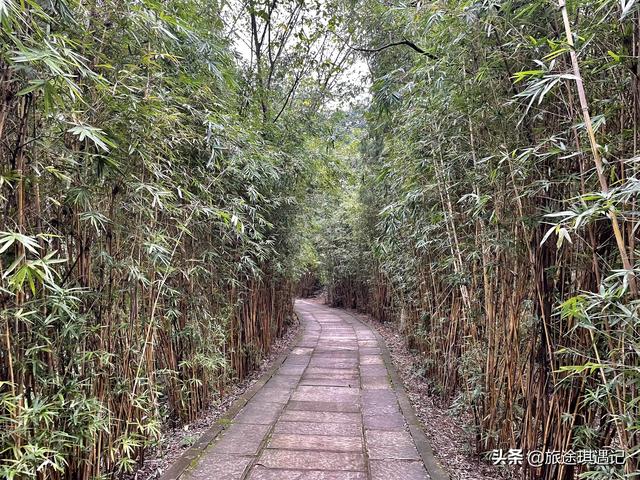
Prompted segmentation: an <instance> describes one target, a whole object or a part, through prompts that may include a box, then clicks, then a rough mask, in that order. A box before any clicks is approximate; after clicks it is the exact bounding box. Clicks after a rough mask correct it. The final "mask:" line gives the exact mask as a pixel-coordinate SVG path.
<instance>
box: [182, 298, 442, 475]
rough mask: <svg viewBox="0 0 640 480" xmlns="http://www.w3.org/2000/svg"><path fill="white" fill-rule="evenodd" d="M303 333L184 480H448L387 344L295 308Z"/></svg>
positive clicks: (350, 323) (362, 328) (314, 310)
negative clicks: (404, 387) (423, 430)
mask: <svg viewBox="0 0 640 480" xmlns="http://www.w3.org/2000/svg"><path fill="white" fill-rule="evenodd" d="M296 311H297V312H298V315H299V316H300V318H301V320H302V322H303V327H304V330H303V333H302V336H301V337H300V338H299V340H298V342H297V343H296V345H295V347H294V348H293V349H292V350H291V352H290V353H289V354H288V355H287V357H286V359H285V360H284V361H283V362H282V363H281V365H280V367H279V368H278V369H277V371H275V372H274V373H273V375H272V376H271V377H270V378H269V380H268V381H267V382H266V383H265V384H264V385H263V386H262V388H260V389H259V390H258V391H257V392H256V393H255V395H254V396H253V397H252V398H251V399H250V400H249V402H248V403H247V404H246V405H245V407H244V408H243V409H242V410H240V412H239V413H238V414H237V415H236V416H235V418H233V420H231V421H230V422H229V425H228V426H227V427H226V428H225V429H224V431H223V432H222V433H221V434H220V435H218V437H217V438H216V439H215V440H214V441H213V442H211V444H210V445H209V446H208V447H207V448H206V449H205V450H204V451H203V452H202V454H201V455H200V457H199V458H198V459H197V460H195V461H193V462H191V466H190V467H189V468H188V469H187V470H186V471H184V473H182V475H180V477H181V478H182V479H185V480H186V479H188V480H245V479H247V480H293V479H296V480H297V479H300V480H303V479H304V480H395V479H398V480H414V479H419V480H424V479H436V480H441V479H445V478H448V477H447V476H446V475H445V474H444V472H443V471H442V470H441V469H440V468H439V467H438V465H437V464H436V462H435V460H434V459H433V455H432V454H431V450H430V448H429V446H428V444H427V442H426V438H425V437H424V434H423V433H422V431H421V429H420V427H419V425H418V423H417V420H416V419H415V415H414V414H413V410H412V409H411V406H410V405H409V402H408V400H407V398H406V395H405V394H404V390H403V389H402V386H401V384H400V382H399V380H398V378H397V375H396V373H395V370H394V369H393V366H392V365H391V364H390V360H389V356H388V352H387V351H386V348H385V347H384V344H383V342H382V340H381V338H380V337H379V336H378V335H377V333H375V332H374V331H372V330H371V328H370V327H368V326H367V325H365V324H363V323H362V322H360V321H359V320H357V319H356V318H355V317H353V316H352V315H350V314H349V313H348V312H346V311H344V310H340V309H333V308H328V307H326V306H322V305H318V304H315V303H311V302H307V301H304V300H298V301H297V302H296Z"/></svg>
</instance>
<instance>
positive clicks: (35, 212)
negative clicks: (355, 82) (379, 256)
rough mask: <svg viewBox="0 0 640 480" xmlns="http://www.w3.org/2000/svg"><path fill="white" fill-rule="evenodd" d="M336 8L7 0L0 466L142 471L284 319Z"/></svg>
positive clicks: (239, 373)
mask: <svg viewBox="0 0 640 480" xmlns="http://www.w3.org/2000/svg"><path fill="white" fill-rule="evenodd" d="M338 5H339V4H338ZM330 7H331V6H330V5H325V6H324V7H314V8H311V7H308V8H307V7H304V5H303V4H302V3H299V2H292V3H287V4H285V5H282V6H281V7H280V8H279V9H278V11H277V12H276V11H275V10H276V5H275V2H273V3H272V2H248V4H247V3H244V4H242V5H236V6H233V8H231V7H229V6H228V5H227V4H221V5H218V4H217V2H206V1H199V0H167V1H164V2H156V1H154V0H142V1H138V0H125V1H123V2H122V1H117V2H114V1H109V0H108V1H106V2H94V1H90V2H88V3H87V2H76V1H74V0H71V1H56V2H48V1H44V2H43V1H39V0H26V1H24V2H17V1H14V0H0V79H1V83H0V138H1V139H2V141H1V143H0V206H1V208H2V212H3V215H2V217H1V218H0V272H1V277H2V284H1V286H0V325H1V328H2V349H1V350H0V380H1V383H0V423H1V427H0V458H1V459H2V460H1V461H0V476H2V477H3V478H28V477H34V476H38V477H41V478H56V477H63V476H64V477H67V478H96V477H100V476H105V475H109V474H112V473H123V472H129V471H132V470H133V469H134V468H135V466H136V463H137V462H140V461H142V460H143V459H144V452H145V448H146V447H147V446H149V445H152V444H153V442H154V441H156V440H157V439H158V437H159V436H160V434H161V431H162V429H163V428H164V427H165V426H166V425H168V424H170V423H172V422H173V423H175V422H186V421H190V420H193V419H194V418H195V417H196V416H197V415H198V413H199V412H200V411H201V410H202V409H203V408H205V407H207V406H208V405H209V404H210V402H211V401H212V398H213V397H214V396H215V395H216V392H219V391H222V390H224V388H225V386H226V385H227V384H228V382H229V381H231V380H232V379H236V378H242V377H243V376H244V375H245V374H246V373H247V372H248V371H249V370H250V369H251V368H252V367H253V366H254V365H255V364H256V362H258V361H259V360H260V359H261V358H262V356H263V355H264V353H265V352H267V351H268V350H269V348H270V345H271V342H272V340H273V339H274V338H275V337H276V336H278V335H280V334H281V333H282V332H283V329H284V328H285V325H286V323H287V321H288V320H289V318H290V316H291V314H292V292H293V279H294V275H295V274H296V269H295V264H296V261H297V260H298V258H299V253H298V248H297V245H298V243H299V242H297V240H296V239H297V233H296V232H297V231H298V225H299V224H300V217H299V215H297V213H296V212H297V211H298V210H299V209H298V204H299V202H300V201H301V199H302V198H303V196H304V195H305V193H306V191H307V188H308V183H309V178H310V173H311V169H310V167H309V165H310V163H309V162H308V161H307V160H308V158H309V157H312V156H313V155H314V153H313V152H314V151H315V150H317V148H318V147H317V146H315V145H312V148H308V147H307V145H308V144H309V142H307V141H306V139H307V138H312V137H313V135H314V133H313V129H312V128H311V127H310V125H312V119H313V117H314V116H315V115H316V114H317V113H318V111H319V108H320V106H321V105H322V104H323V102H324V101H325V99H327V98H328V97H329V96H330V95H329V92H330V91H331V89H332V88H333V89H335V88H338V87H340V82H339V81H338V80H337V79H336V77H337V75H338V73H339V72H340V71H341V64H342V63H344V62H345V57H346V56H347V55H346V53H348V51H347V50H345V48H344V47H339V46H336V45H335V44H334V43H331V42H330V41H327V34H326V25H327V23H329V22H328V21H325V22H324V23H322V24H319V25H316V26H312V27H313V28H309V16H310V15H315V16H316V18H320V17H321V18H325V17H326V18H329V19H330V18H331V16H332V15H333V13H332V11H329V9H330ZM224 8H231V10H230V11H226V10H224ZM319 9H320V10H319ZM286 22H292V24H294V23H295V22H300V25H303V26H305V27H306V28H307V29H306V34H304V33H300V32H301V30H300V28H289V29H284V28H282V26H283V25H284V24H286ZM338 24H339V22H337V21H333V22H331V28H332V29H333V30H334V31H335V30H336V28H338V27H337V25H338ZM323 25H324V26H323ZM243 29H244V30H243ZM272 30H273V33H272ZM239 31H241V33H242V32H244V33H243V34H244V36H245V37H246V38H249V37H250V38H251V39H252V40H255V44H252V48H251V49H250V50H251V55H250V58H242V57H241V56H237V57H236V56H234V54H233V52H232V41H231V40H229V38H232V37H234V36H235V35H238V32H239ZM267 33H268V37H267V36H266V34H267ZM265 38H268V39H269V41H268V42H266V41H264V39H265ZM320 45H321V46H322V47H320ZM330 45H332V46H333V47H334V48H333V49H329V46H330ZM321 48H322V49H325V48H326V51H325V50H321ZM275 49H277V50H275ZM309 52H312V53H313V55H309ZM309 72H313V75H310V74H309Z"/></svg>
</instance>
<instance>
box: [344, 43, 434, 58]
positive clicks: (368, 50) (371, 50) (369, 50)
mask: <svg viewBox="0 0 640 480" xmlns="http://www.w3.org/2000/svg"><path fill="white" fill-rule="evenodd" d="M398 46H405V47H409V48H411V49H412V50H415V51H416V52H418V53H419V54H421V55H424V56H426V57H429V58H430V59H432V60H437V59H438V58H437V57H436V56H435V55H432V54H431V53H429V52H425V51H424V50H423V49H421V48H420V47H419V46H417V45H416V44H415V43H413V42H411V41H409V40H401V41H399V42H392V43H388V44H386V45H383V46H381V47H378V48H364V47H351V48H353V50H356V51H357V52H364V53H378V52H381V51H383V50H386V49H387V48H391V47H398Z"/></svg>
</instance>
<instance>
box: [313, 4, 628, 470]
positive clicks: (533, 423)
mask: <svg viewBox="0 0 640 480" xmlns="http://www.w3.org/2000/svg"><path fill="white" fill-rule="evenodd" d="M364 3H365V4H366V7H364V8H362V9H361V12H362V15H361V16H360V18H359V22H360V24H359V28H360V32H361V36H362V37H365V38H366V39H367V41H366V45H365V46H366V47H367V49H368V50H369V52H368V53H366V55H367V57H368V59H369V62H370V65H371V69H372V72H373V77H374V78H373V82H374V83H373V89H372V91H373V102H372V106H371V108H370V109H369V111H368V112H367V114H366V120H367V126H368V133H367V135H366V137H365V139H364V140H363V144H362V160H361V162H360V164H359V165H358V167H357V171H358V174H359V175H361V177H362V178H361V181H360V186H359V187H357V186H354V187H353V189H355V190H358V191H359V193H354V194H353V195H352V196H351V198H353V196H354V195H356V196H358V203H357V204H356V205H354V204H353V202H352V201H348V202H345V203H344V207H343V208H342V210H341V212H340V213H335V214H334V218H335V219H337V221H338V225H335V224H334V225H331V226H330V230H331V232H333V234H334V237H332V238H333V240H331V239H330V238H327V239H325V240H326V241H327V242H328V245H327V244H325V243H322V242H319V243H318V245H319V248H320V249H321V250H327V251H328V252H329V253H330V254H331V262H329V263H326V264H325V273H324V275H325V277H326V278H327V279H328V280H329V282H330V283H329V285H328V293H329V297H330V300H331V302H332V303H333V304H334V305H337V306H347V307H357V308H359V309H362V310H365V311H369V312H372V313H373V314H374V315H375V316H377V317H378V318H380V319H383V320H392V321H396V322H398V323H399V327H400V329H401V330H403V331H404V332H405V333H406V335H407V336H408V337H409V339H410V341H411V344H412V345H413V346H414V347H415V348H416V349H419V351H420V352H423V358H424V365H423V366H422V367H421V369H420V371H421V372H422V373H423V374H424V375H425V376H426V377H427V378H429V379H430V380H431V381H432V382H433V389H434V392H436V393H439V394H441V395H442V396H443V398H445V399H446V400H448V401H449V402H450V403H451V405H452V407H453V408H455V409H458V411H461V412H464V413H466V414H468V424H469V427H470V433H471V438H473V441H474V443H475V448H476V451H477V452H479V453H481V452H485V451H488V450H490V449H494V448H510V447H512V448H522V449H523V450H524V452H525V454H526V452H528V451H530V450H535V449H540V450H542V449H544V450H557V451H568V450H570V449H573V450H575V451H577V450H582V449H599V448H601V447H611V448H622V449H624V450H625V451H626V452H627V461H626V466H624V467H620V466H618V467H615V466H597V465H593V464H591V465H588V466H585V465H582V466H578V467H576V466H573V465H559V464H555V465H545V466H542V467H539V468H526V471H524V472H523V475H527V476H530V477H535V478H546V479H559V478H567V479H569V478H574V475H576V474H581V478H631V477H633V476H634V475H636V474H637V468H638V467H637V466H638V461H637V456H638V454H639V452H640V450H639V447H640V442H639V437H638V429H639V427H640V423H639V419H640V411H639V405H638V388H639V385H638V382H639V381H640V375H639V371H638V360H639V353H638V351H639V350H638V349H639V347H640V335H639V332H638V328H639V326H640V325H639V323H638V319H639V318H640V317H639V315H638V304H639V299H638V290H637V286H636V281H635V280H634V278H633V275H634V274H635V273H637V271H638V270H639V262H638V248H637V242H636V239H637V235H638V233H637V228H638V217H637V210H638V209H637V192H638V176H637V175H638V138H639V136H638V120H639V115H640V94H639V92H640V62H639V58H638V55H639V49H640V16H639V14H638V8H637V5H636V4H635V2H633V1H627V2H624V1H623V2H618V1H608V0H604V1H603V0H596V1H591V0H579V1H574V2H570V4H569V5H568V6H565V5H564V2H562V1H561V2H560V3H557V4H556V3H554V2H542V1H533V2H515V1H502V2H466V1H462V2H457V1H454V2H414V3H412V4H411V5H409V4H406V5H402V6H396V7H395V8H389V6H388V5H386V4H385V3H384V2H376V1H371V2H364ZM405 40H408V41H409V42H410V43H411V44H412V45H413V46H415V47H416V48H413V47H412V46H411V45H409V44H407V43H403V44H398V45H395V46H390V45H392V44H396V43H398V42H401V41H405ZM574 45H575V46H574ZM385 47H386V48H385ZM419 50H421V51H422V52H420V51H419ZM589 114H590V115H591V117H590V116H589ZM334 211H335V210H334Z"/></svg>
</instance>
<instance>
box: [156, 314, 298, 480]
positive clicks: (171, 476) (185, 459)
mask: <svg viewBox="0 0 640 480" xmlns="http://www.w3.org/2000/svg"><path fill="white" fill-rule="evenodd" d="M294 314H295V315H296V317H297V319H298V324H299V325H300V328H299V331H298V333H297V334H296V336H295V337H294V338H293V339H291V342H290V343H289V346H288V347H287V348H286V350H285V351H284V352H282V353H281V354H280V355H279V356H278V358H276V359H275V360H274V362H273V364H272V365H271V367H269V369H268V370H267V371H266V372H264V373H263V374H262V375H260V377H258V379H257V380H256V382H255V383H254V384H253V385H252V386H251V387H249V388H248V389H247V390H246V391H245V392H244V393H243V394H242V395H240V396H239V397H238V398H236V400H235V401H234V402H233V403H232V404H231V406H230V407H229V409H228V410H227V411H226V412H225V413H224V415H221V416H220V418H218V420H216V422H215V423H214V424H213V425H211V426H210V427H209V428H208V429H207V430H206V431H205V432H204V433H203V434H202V435H201V436H200V438H199V439H198V440H197V441H196V443H194V444H193V445H192V446H191V447H189V448H188V449H187V450H186V451H185V452H184V453H183V454H182V455H180V456H179V457H178V459H177V460H176V461H175V462H173V463H172V464H171V466H170V467H169V468H168V469H167V470H165V471H164V472H163V473H162V474H161V475H160V476H159V477H158V480H178V479H179V478H180V477H181V476H182V475H183V474H184V473H185V471H186V470H187V469H188V468H189V467H191V466H192V465H193V464H194V462H195V461H196V460H198V459H199V458H200V457H201V456H202V454H203V453H204V451H205V450H206V449H207V447H209V445H211V444H212V443H213V442H214V441H215V440H216V438H218V436H219V435H220V434H221V433H222V432H223V431H224V430H225V429H226V428H227V427H228V426H229V425H231V421H232V420H233V419H234V418H235V417H236V415H238V413H240V410H242V408H243V407H244V406H245V405H246V404H247V403H249V400H251V399H252V398H253V397H254V395H255V394H256V393H258V392H259V391H260V389H261V388H262V387H264V385H265V384H266V383H267V382H268V381H269V380H270V379H271V377H273V375H274V374H275V373H276V372H277V371H278V369H279V368H280V366H281V365H282V364H283V363H284V361H285V360H286V358H287V357H288V356H289V354H290V353H291V351H292V350H293V349H294V348H295V346H296V345H297V344H298V343H299V342H300V340H301V339H302V335H303V333H304V329H303V328H302V320H301V319H300V316H299V315H298V313H297V312H295V311H294ZM221 420H223V422H220V421H221ZM224 420H227V421H229V422H225V421H224Z"/></svg>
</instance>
